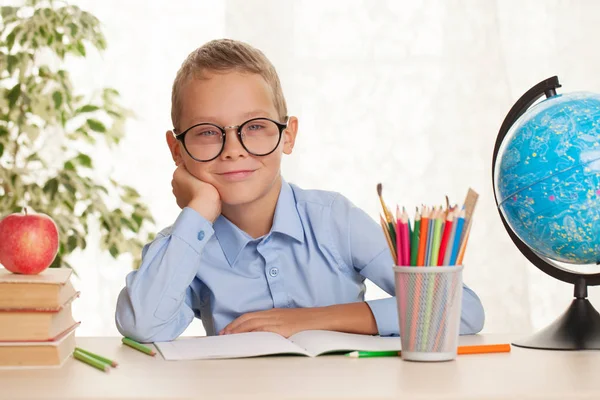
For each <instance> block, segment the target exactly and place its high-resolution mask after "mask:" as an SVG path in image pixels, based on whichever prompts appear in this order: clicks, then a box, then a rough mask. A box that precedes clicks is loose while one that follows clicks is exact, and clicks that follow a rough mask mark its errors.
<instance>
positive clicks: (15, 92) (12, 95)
mask: <svg viewBox="0 0 600 400" xmlns="http://www.w3.org/2000/svg"><path fill="white" fill-rule="evenodd" d="M19 96H21V84H20V83H17V84H16V85H15V86H13V88H12V89H10V90H9V92H8V94H7V95H6V98H7V99H8V108H13V107H14V106H15V104H17V99H18V98H19Z"/></svg>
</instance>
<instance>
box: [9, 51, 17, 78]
mask: <svg viewBox="0 0 600 400" xmlns="http://www.w3.org/2000/svg"><path fill="white" fill-rule="evenodd" d="M18 63H19V58H18V57H17V56H15V55H14V54H9V55H8V57H7V58H6V70H7V71H8V73H9V75H12V73H13V72H14V70H15V66H16V65H17V64H18Z"/></svg>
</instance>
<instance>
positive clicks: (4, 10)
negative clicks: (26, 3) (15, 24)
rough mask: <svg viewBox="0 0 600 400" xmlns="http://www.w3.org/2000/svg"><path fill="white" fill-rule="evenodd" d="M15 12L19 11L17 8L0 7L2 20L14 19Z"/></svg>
mask: <svg viewBox="0 0 600 400" xmlns="http://www.w3.org/2000/svg"><path fill="white" fill-rule="evenodd" d="M17 11H19V7H9V6H3V7H0V15H2V19H7V18H10V17H15V16H16V15H17Z"/></svg>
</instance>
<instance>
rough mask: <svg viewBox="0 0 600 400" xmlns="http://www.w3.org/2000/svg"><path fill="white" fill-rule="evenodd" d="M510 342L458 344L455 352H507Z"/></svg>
mask: <svg viewBox="0 0 600 400" xmlns="http://www.w3.org/2000/svg"><path fill="white" fill-rule="evenodd" d="M509 352H510V344H508V343H502V344H481V345H474V346H458V349H457V352H456V354H483V353H509Z"/></svg>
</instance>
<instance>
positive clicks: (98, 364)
mask: <svg viewBox="0 0 600 400" xmlns="http://www.w3.org/2000/svg"><path fill="white" fill-rule="evenodd" d="M73 357H74V358H75V359H77V360H79V361H82V362H84V363H86V364H88V365H91V366H92V367H94V368H98V369H99V370H101V371H104V372H108V371H109V370H110V366H109V365H108V364H105V363H103V362H102V361H100V360H97V359H95V358H94V357H90V356H88V355H87V354H84V353H82V352H80V351H74V352H73Z"/></svg>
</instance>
